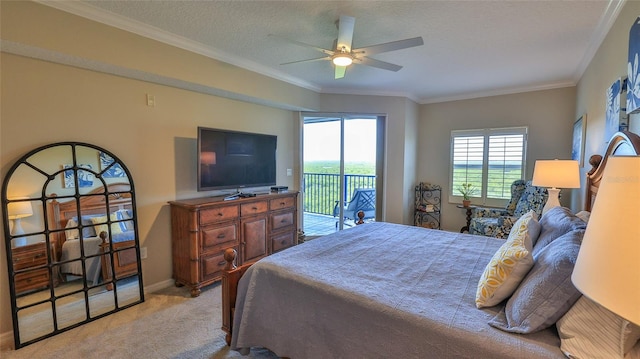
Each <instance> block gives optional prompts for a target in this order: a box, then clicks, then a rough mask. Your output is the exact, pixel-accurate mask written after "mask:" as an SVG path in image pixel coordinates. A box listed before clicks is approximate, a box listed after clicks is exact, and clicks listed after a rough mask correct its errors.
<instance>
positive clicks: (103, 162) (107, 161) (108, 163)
mask: <svg viewBox="0 0 640 359" xmlns="http://www.w3.org/2000/svg"><path fill="white" fill-rule="evenodd" d="M113 162H114V159H113V157H111V156H109V155H108V154H106V153H104V152H100V167H101V168H102V170H103V171H104V173H103V176H104V177H125V176H126V174H125V173H124V170H123V169H122V167H121V166H120V164H119V163H115V164H114V163H113ZM112 164H113V165H112Z"/></svg>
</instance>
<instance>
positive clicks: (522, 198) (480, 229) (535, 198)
mask: <svg viewBox="0 0 640 359" xmlns="http://www.w3.org/2000/svg"><path fill="white" fill-rule="evenodd" d="M547 198H549V194H548V193H547V189H546V188H544V187H536V186H533V185H532V184H531V181H526V182H525V181H523V180H517V181H514V182H513V184H511V199H510V200H509V203H507V207H506V208H505V209H500V208H484V207H478V208H476V209H475V210H474V213H473V216H472V217H471V222H470V223H469V233H471V234H479V235H482V236H489V237H496V238H507V237H509V232H510V231H511V227H513V224H514V223H515V222H516V221H517V220H518V218H520V216H522V215H523V214H525V213H527V212H529V211H530V210H534V211H536V213H537V214H538V218H540V216H542V209H543V208H544V205H545V203H547Z"/></svg>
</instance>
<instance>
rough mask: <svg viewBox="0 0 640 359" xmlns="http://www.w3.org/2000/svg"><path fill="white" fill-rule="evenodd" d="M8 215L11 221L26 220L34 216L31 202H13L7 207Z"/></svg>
mask: <svg viewBox="0 0 640 359" xmlns="http://www.w3.org/2000/svg"><path fill="white" fill-rule="evenodd" d="M7 214H8V216H9V219H16V218H24V217H29V216H31V215H33V208H32V207H31V202H29V201H23V202H11V203H9V205H8V206H7Z"/></svg>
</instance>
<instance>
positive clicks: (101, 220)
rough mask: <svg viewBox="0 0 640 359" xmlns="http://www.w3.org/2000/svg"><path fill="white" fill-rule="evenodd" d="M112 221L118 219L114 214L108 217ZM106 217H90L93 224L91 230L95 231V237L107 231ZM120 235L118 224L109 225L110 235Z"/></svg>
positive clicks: (120, 230)
mask: <svg viewBox="0 0 640 359" xmlns="http://www.w3.org/2000/svg"><path fill="white" fill-rule="evenodd" d="M109 217H110V218H111V220H112V221H117V220H118V217H117V215H116V214H115V213H111V215H110V216H109ZM106 222H107V216H100V217H91V223H93V224H94V226H93V228H94V229H95V230H96V235H97V236H100V233H102V232H106V231H107V228H109V227H107V223H106ZM117 233H122V229H121V228H120V224H119V223H111V234H117Z"/></svg>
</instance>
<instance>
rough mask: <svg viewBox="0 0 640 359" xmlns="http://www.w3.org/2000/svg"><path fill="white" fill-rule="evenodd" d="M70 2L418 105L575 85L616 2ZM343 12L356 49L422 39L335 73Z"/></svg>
mask: <svg viewBox="0 0 640 359" xmlns="http://www.w3.org/2000/svg"><path fill="white" fill-rule="evenodd" d="M43 3H44V4H46V5H50V6H55V7H58V8H60V9H62V10H65V11H69V12H73V13H76V14H79V15H82V16H85V17H88V18H92V19H94V20H98V21H102V22H104V23H107V24H110V25H113V26H117V27H120V28H123V29H126V30H128V31H133V32H136V33H139V34H142V35H144V36H147V37H151V38H155V39H158V40H160V41H164V42H167V43H170V44H173V45H176V46H180V47H183V48H186V49H190V50H193V51H197V52H200V53H202V54H206V55H208V56H211V57H214V58H217V59H219V60H222V61H226V62H229V63H232V64H234V65H238V66H241V67H244V68H247V69H250V70H252V71H257V72H260V73H263V74H266V75H269V76H271V77H275V78H278V79H283V80H285V81H288V82H291V83H294V84H297V85H301V86H304V87H307V88H310V89H313V90H316V91H320V92H323V93H351V94H381V95H398V96H407V97H409V98H412V99H414V100H416V101H418V102H420V103H429V102H437V101H443V100H452V99H461V98H472V97H477V96H487V95H494V94H503V93H512V92H521V91H529V90H536V89H546V88H556V87H563V86H570V85H574V84H575V83H576V82H577V80H578V79H579V77H580V75H581V74H582V72H583V71H584V69H585V67H586V65H587V64H588V62H589V61H590V60H591V57H592V56H593V54H594V53H595V51H596V50H597V47H598V46H599V45H600V43H601V41H602V39H603V38H604V35H605V34H606V32H607V31H608V30H609V28H610V26H611V24H612V23H613V21H614V20H615V16H617V14H618V11H619V9H620V8H621V6H622V3H621V2H620V1H619V0H615V1H614V0H612V1H480V0H479V1H81V2H71V3H57V2H43ZM340 15H349V16H353V17H355V19H356V21H355V32H354V37H353V46H354V47H364V46H368V45H373V44H379V43H384V42H389V41H395V40H401V39H405V38H410V37H416V36H422V38H423V39H424V45H423V46H420V47H415V48H409V49H404V50H399V51H394V52H388V53H382V54H377V55H373V56H372V57H373V58H375V59H378V60H382V61H387V62H391V63H395V64H398V65H401V66H403V67H404V68H403V69H401V70H400V71H399V72H391V71H385V70H381V69H377V68H371V67H366V66H362V65H352V66H351V67H349V68H348V69H347V73H346V77H345V78H343V79H339V80H335V79H334V76H333V69H332V65H331V63H330V62H329V61H317V62H308V63H299V64H291V65H280V64H281V63H284V62H291V61H297V60H304V59H310V58H316V57H321V56H322V53H320V52H317V51H315V50H313V49H310V48H306V47H302V46H298V45H295V44H292V43H289V42H286V41H283V40H282V39H280V38H278V37H273V36H268V35H269V34H274V35H279V36H282V37H288V38H291V39H294V40H297V41H300V42H304V43H308V44H311V45H314V46H318V47H323V48H331V47H332V45H333V41H334V40H335V38H336V37H337V28H336V24H335V22H336V20H337V19H338V18H339V16H340Z"/></svg>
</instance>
